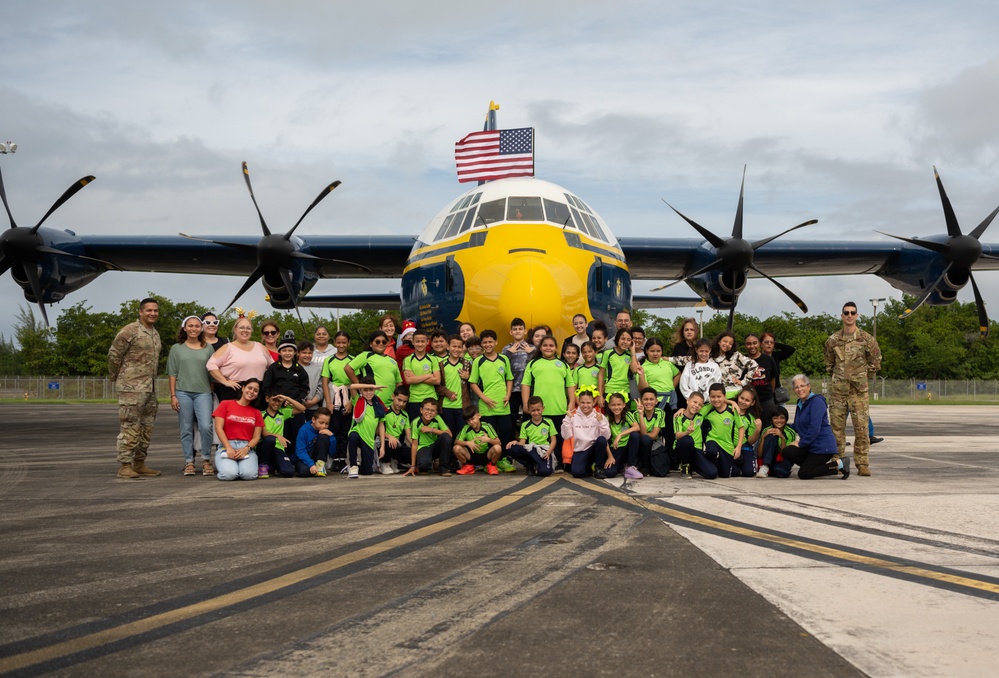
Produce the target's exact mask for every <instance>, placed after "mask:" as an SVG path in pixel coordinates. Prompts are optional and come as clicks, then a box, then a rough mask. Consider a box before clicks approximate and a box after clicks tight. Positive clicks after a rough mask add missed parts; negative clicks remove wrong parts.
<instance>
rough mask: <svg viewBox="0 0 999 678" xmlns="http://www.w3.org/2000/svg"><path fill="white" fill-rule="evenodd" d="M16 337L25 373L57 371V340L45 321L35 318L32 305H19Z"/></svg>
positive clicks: (19, 356) (37, 373)
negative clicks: (55, 368)
mask: <svg viewBox="0 0 999 678" xmlns="http://www.w3.org/2000/svg"><path fill="white" fill-rule="evenodd" d="M14 337H15V338H16V339H17V344H18V346H20V350H19V351H18V354H17V356H18V361H19V362H20V364H21V369H22V370H23V373H24V374H33V375H48V374H54V373H55V370H54V364H55V342H53V341H52V333H51V331H50V330H48V329H47V328H46V327H45V325H44V323H42V322H41V321H40V320H36V319H35V312H34V310H32V309H31V307H28V308H25V307H23V306H19V307H18V313H17V320H16V321H15V322H14Z"/></svg>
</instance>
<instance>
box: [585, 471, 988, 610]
mask: <svg viewBox="0 0 999 678" xmlns="http://www.w3.org/2000/svg"><path fill="white" fill-rule="evenodd" d="M566 480H568V481H570V482H572V483H575V484H577V485H579V486H581V487H586V488H587V489H589V490H595V491H597V492H600V493H602V494H606V495H608V496H611V497H614V498H615V499H625V500H627V501H630V502H632V503H634V504H636V505H638V506H640V507H642V508H644V509H646V510H649V511H652V512H654V513H659V514H662V515H665V516H669V517H671V518H676V519H678V520H683V521H685V522H688V523H696V524H698V525H703V526H705V527H710V528H712V529H715V530H721V531H723V532H730V533H732V534H738V535H741V536H744V537H752V538H753V539H759V540H763V541H768V542H772V543H774V544H781V545H782V546H789V547H791V548H795V549H800V550H803V551H809V552H811V553H817V554H820V555H824V556H829V557H832V558H836V559H838V560H845V561H848V562H852V563H856V564H858V565H866V566H869V567H877V568H881V569H883V570H890V571H892V572H899V573H903V574H908V575H911V576H915V577H921V578H923V579H933V580H935V581H939V582H945V583H947V584H953V585H955V586H963V587H965V588H969V589H975V590H977V591H984V592H986V593H993V594H999V584H993V583H991V582H984V581H979V580H977V579H972V578H970V577H964V576H961V575H957V574H950V573H947V572H936V571H934V570H929V569H926V568H923V567H917V566H914V565H902V564H900V563H894V562H892V561H890V560H886V559H884V558H876V557H873V556H865V555H860V554H857V553H850V552H849V551H842V550H840V549H837V548H833V547H830V546H822V545H821V544H811V543H808V542H805V541H800V540H798V539H794V538H793V537H784V536H781V535H776V534H768V533H766V532H760V531H758V530H753V529H750V528H747V527H739V526H738V525H729V524H727V523H724V522H721V521H719V520H714V519H712V518H705V517H703V516H697V515H691V514H689V513H685V512H683V511H678V510H676V509H671V508H668V507H666V506H662V505H660V504H650V503H646V502H644V501H641V500H640V499H638V498H636V497H634V496H632V495H629V494H627V493H625V492H622V491H620V490H618V489H617V488H613V487H608V486H606V485H604V484H603V483H584V482H582V481H580V480H578V479H576V478H566Z"/></svg>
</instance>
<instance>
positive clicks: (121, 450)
mask: <svg viewBox="0 0 999 678" xmlns="http://www.w3.org/2000/svg"><path fill="white" fill-rule="evenodd" d="M157 406H158V403H157V402H156V394H155V393H119V394H118V423H119V424H121V432H120V433H118V461H119V463H122V464H131V463H134V462H141V461H144V460H145V458H146V452H147V451H148V450H149V441H150V440H152V438H153V422H154V421H156V408H157Z"/></svg>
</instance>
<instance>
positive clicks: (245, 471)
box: [215, 440, 260, 480]
mask: <svg viewBox="0 0 999 678" xmlns="http://www.w3.org/2000/svg"><path fill="white" fill-rule="evenodd" d="M248 442H249V441H247V440H230V441H229V444H230V445H231V446H232V449H234V450H241V449H243V448H244V447H246V445H247V443H248ZM223 455H224V456H223ZM259 470H260V469H259V465H258V464H257V453H256V452H252V451H251V452H250V453H249V454H247V455H246V456H245V457H243V458H242V459H239V460H237V459H230V458H229V455H228V454H227V453H226V451H225V448H224V447H220V448H219V451H218V452H216V453H215V477H217V478H218V479H219V480H238V479H240V478H242V479H243V480H256V479H257V473H258V472H259Z"/></svg>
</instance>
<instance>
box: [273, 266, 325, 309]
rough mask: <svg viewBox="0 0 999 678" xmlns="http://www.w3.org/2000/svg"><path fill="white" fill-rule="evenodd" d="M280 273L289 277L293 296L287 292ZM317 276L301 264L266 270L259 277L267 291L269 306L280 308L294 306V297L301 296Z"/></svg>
mask: <svg viewBox="0 0 999 678" xmlns="http://www.w3.org/2000/svg"><path fill="white" fill-rule="evenodd" d="M282 273H284V274H286V275H288V276H290V277H291V287H292V289H294V290H295V298H294V299H293V298H292V297H291V296H289V294H288V288H287V286H285V284H284V279H283V278H282ZM318 279H319V278H318V276H317V275H316V274H315V273H313V272H307V271H306V270H305V268H304V267H302V266H292V267H291V268H286V269H283V270H275V271H267V272H266V273H264V277H263V278H262V279H261V284H263V286H264V289H265V290H266V291H267V299H268V301H270V304H271V306H273V307H274V308H278V309H281V310H288V309H292V308H295V299H298V298H301V296H302V294H305V293H307V292H308V291H309V290H310V289H312V287H313V285H315V284H316V281H317V280H318Z"/></svg>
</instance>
